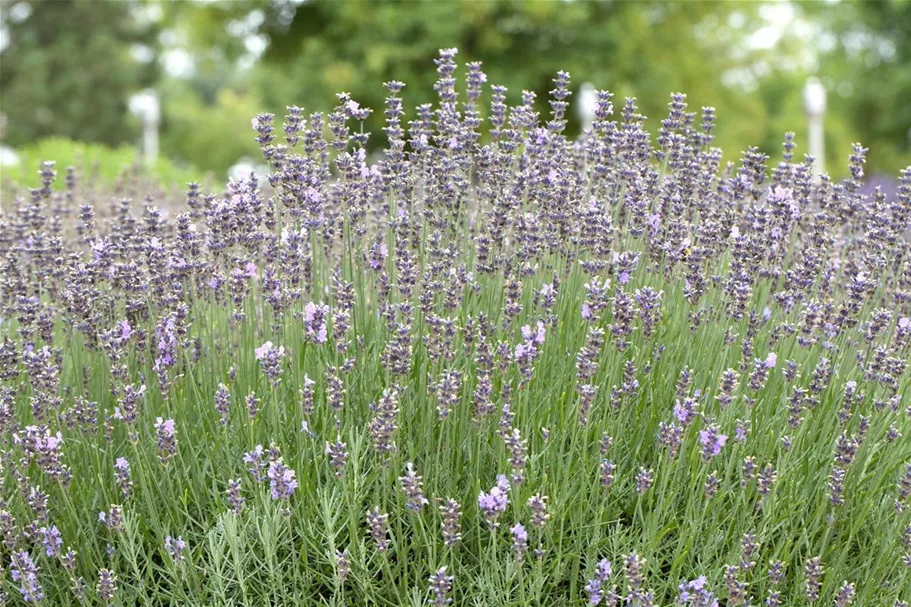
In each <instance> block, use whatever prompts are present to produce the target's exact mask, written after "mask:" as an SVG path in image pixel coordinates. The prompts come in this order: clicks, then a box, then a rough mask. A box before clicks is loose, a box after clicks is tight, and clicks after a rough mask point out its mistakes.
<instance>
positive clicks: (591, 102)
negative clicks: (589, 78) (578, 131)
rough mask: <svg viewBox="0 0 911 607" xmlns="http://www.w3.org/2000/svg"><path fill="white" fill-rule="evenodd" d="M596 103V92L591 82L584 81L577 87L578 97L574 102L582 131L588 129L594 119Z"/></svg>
mask: <svg viewBox="0 0 911 607" xmlns="http://www.w3.org/2000/svg"><path fill="white" fill-rule="evenodd" d="M597 105H598V94H597V93H596V92H595V87H594V85H593V84H592V83H590V82H586V83H585V84H583V85H582V86H581V87H580V88H579V97H578V101H577V102H576V111H578V112H579V119H580V120H581V121H582V131H583V132H585V131H590V130H591V128H592V123H593V122H594V121H595V107H597Z"/></svg>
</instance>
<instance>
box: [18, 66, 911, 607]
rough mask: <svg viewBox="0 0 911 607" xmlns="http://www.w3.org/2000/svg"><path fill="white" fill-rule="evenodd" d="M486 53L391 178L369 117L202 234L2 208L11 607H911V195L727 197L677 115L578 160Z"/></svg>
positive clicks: (265, 132)
mask: <svg viewBox="0 0 911 607" xmlns="http://www.w3.org/2000/svg"><path fill="white" fill-rule="evenodd" d="M455 55H456V52H455V50H444V51H442V52H441V54H440V58H439V59H438V60H437V71H438V75H439V78H438V80H437V83H436V88H435V90H436V91H437V92H438V94H439V104H438V105H437V106H436V107H431V106H421V107H419V108H417V111H416V114H415V115H414V117H413V119H412V120H410V121H408V122H406V121H405V111H404V108H403V104H402V100H401V96H400V93H401V92H402V90H403V87H404V85H403V84H402V83H399V82H389V83H386V85H385V87H386V89H387V90H388V93H389V97H388V99H387V102H386V107H385V109H384V112H385V118H386V128H385V130H384V132H385V136H386V139H387V140H388V145H387V146H386V148H385V150H383V152H382V155H381V156H380V157H378V158H376V159H375V160H370V159H369V157H368V155H367V152H366V144H367V142H368V139H369V137H370V133H367V132H363V131H362V130H361V128H360V127H359V125H358V122H360V121H363V120H364V119H365V118H366V117H367V116H368V115H369V114H370V111H371V110H370V109H368V108H363V107H361V106H360V105H359V104H358V103H357V102H356V100H354V99H351V98H350V96H348V95H346V94H340V95H339V96H338V105H337V106H336V108H335V109H334V111H332V112H331V113H330V114H328V115H323V114H321V113H312V114H309V115H308V114H306V113H305V112H304V111H303V110H301V109H300V108H296V107H292V108H289V109H288V115H287V116H286V118H285V120H284V124H283V125H281V126H276V123H275V119H274V117H273V116H271V115H268V114H261V115H259V116H257V117H256V118H255V119H254V120H253V127H254V129H255V132H256V140H257V142H258V143H259V145H260V146H261V148H262V151H263V155H264V156H265V158H266V160H267V161H268V162H269V164H270V167H271V174H270V176H269V178H268V183H265V182H261V181H260V180H259V179H257V177H255V176H253V175H251V176H250V177H249V178H246V179H242V180H240V181H233V182H229V183H228V184H227V186H226V188H225V190H224V191H223V192H220V193H204V192H203V191H202V190H201V188H200V187H199V186H196V185H194V184H191V186H190V189H189V192H188V195H187V200H186V206H185V208H184V209H183V210H180V211H179V212H178V213H177V214H176V215H175V216H174V217H173V218H171V217H168V216H166V214H165V213H164V212H162V211H161V210H160V209H159V208H157V207H156V206H155V200H154V199H148V198H146V197H145V196H144V195H143V193H141V192H133V196H132V198H133V200H130V199H128V198H124V197H123V196H122V195H118V196H117V197H114V198H111V197H110V194H109V193H107V194H106V193H105V191H104V190H98V189H92V188H90V187H87V186H84V185H83V184H81V183H80V182H79V180H78V176H77V175H75V174H70V175H69V176H68V178H67V181H66V188H65V189H64V190H63V191H58V190H56V189H55V180H56V172H55V169H54V165H53V164H52V163H46V164H44V165H43V167H42V169H41V172H40V175H39V176H40V179H41V186H40V187H39V188H38V189H36V190H34V191H33V192H32V193H31V196H30V197H29V198H27V199H24V198H17V199H14V200H8V199H5V200H4V202H5V203H6V204H5V205H4V215H3V221H2V227H0V249H2V251H0V252H2V273H0V276H2V278H0V280H2V283H0V286H2V289H0V316H2V320H0V428H2V433H0V463H2V470H3V475H2V485H0V490H2V492H0V581H2V582H3V583H2V585H0V593H2V596H3V598H4V600H6V601H8V602H10V603H12V604H21V603H22V602H26V603H40V604H45V605H72V604H86V605H88V604H119V605H135V604H141V605H172V604H181V605H191V604H192V605H202V604H211V605H277V604H283V605H292V604H301V605H303V604H327V605H341V604H352V605H404V604H410V605H416V604H421V603H423V604H431V605H449V604H455V605H507V604H513V605H554V604H559V605H585V604H589V605H605V604H607V605H628V606H635V607H645V606H650V605H672V604H674V605H719V604H723V605H731V606H733V605H749V604H752V605H758V604H765V605H767V606H768V607H776V606H778V605H816V604H818V605H831V604H833V603H834V604H837V605H839V606H842V607H844V606H847V605H851V604H855V605H905V604H906V602H907V601H908V600H911V511H909V506H911V442H909V441H908V440H907V438H906V437H907V436H908V435H909V432H911V402H909V398H911V391H909V386H911V381H909V372H908V369H907V367H908V359H909V353H911V320H909V318H911V238H909V226H911V168H909V169H908V170H906V171H905V172H904V173H903V175H902V182H901V188H900V193H899V195H898V197H896V198H886V197H885V196H883V195H879V194H873V195H872V196H867V195H863V194H861V184H862V179H863V164H864V151H865V150H864V149H863V148H862V147H861V146H859V145H858V146H855V148H854V150H853V153H852V154H851V157H850V160H849V162H850V177H849V178H847V179H846V180H844V181H841V182H837V183H836V182H833V181H832V180H830V179H828V178H827V177H826V176H822V177H821V178H818V179H814V177H813V174H812V171H811V168H812V159H811V158H805V159H804V160H797V159H795V157H794V153H793V152H794V148H795V143H794V139H793V136H792V135H791V134H789V135H787V136H786V138H785V143H784V151H785V153H784V159H783V161H782V162H781V163H779V164H778V166H775V167H772V168H771V170H769V167H768V166H767V158H766V156H765V155H763V154H762V153H760V152H759V151H757V150H755V149H750V150H748V151H747V152H745V153H744V154H743V156H742V158H741V160H740V161H739V162H738V163H730V164H726V165H723V164H722V160H721V159H722V156H721V152H720V150H717V149H715V148H713V147H711V143H712V128H713V123H714V120H715V116H714V112H713V110H712V109H711V108H703V109H702V112H701V115H696V114H694V113H690V112H688V111H687V106H686V101H685V97H684V96H683V95H674V96H673V98H672V101H671V103H670V112H669V114H668V116H667V118H666V119H664V120H663V121H662V122H661V126H660V128H659V129H658V134H657V138H656V139H655V140H654V142H653V141H652V137H651V136H650V134H649V132H648V131H647V130H646V129H645V119H644V117H643V116H641V115H640V114H639V113H638V112H637V110H636V105H635V100H633V99H628V100H626V102H625V103H624V104H623V108H622V109H621V110H620V111H619V115H615V113H614V107H613V103H612V101H613V100H612V96H611V94H610V93H608V92H606V91H601V92H598V94H597V107H596V110H595V117H596V119H595V121H594V124H593V126H592V128H591V130H590V131H589V132H586V133H585V134H583V136H582V137H581V138H580V139H578V140H575V141H571V140H568V139H567V138H566V137H564V135H563V134H562V133H563V130H564V126H565V112H566V110H567V107H568V104H569V101H568V99H569V97H570V88H569V75H568V74H565V73H560V74H558V75H557V78H556V80H555V87H554V90H553V91H552V95H551V100H550V106H551V112H550V115H549V116H547V117H545V118H542V117H541V116H539V115H538V113H537V112H536V111H535V110H534V103H533V102H534V95H533V94H531V93H527V92H525V93H522V94H521V102H520V103H519V104H518V105H514V106H509V105H508V104H507V91H506V90H505V89H504V88H503V87H498V86H492V87H489V89H488V87H487V85H486V76H485V75H484V73H483V72H482V70H481V66H480V64H476V63H472V64H469V65H468V69H467V76H466V80H465V84H464V95H461V96H460V95H459V93H457V88H462V87H461V85H459V86H458V87H457V78H456V64H455V60H454V57H455ZM488 90H489V93H490V102H489V106H488V104H487V102H486V100H485V101H484V103H482V97H484V96H485V95H486V94H487V92H488ZM482 127H483V128H484V129H485V131H484V132H485V133H487V134H488V135H489V136H488V135H484V136H482ZM487 127H489V129H488V128H487ZM902 601H905V602H902Z"/></svg>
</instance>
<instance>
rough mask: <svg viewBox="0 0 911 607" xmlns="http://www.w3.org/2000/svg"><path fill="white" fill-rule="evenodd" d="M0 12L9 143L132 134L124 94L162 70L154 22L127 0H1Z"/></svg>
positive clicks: (2, 101)
mask: <svg viewBox="0 0 911 607" xmlns="http://www.w3.org/2000/svg"><path fill="white" fill-rule="evenodd" d="M0 19H2V23H3V30H4V32H3V41H4V42H3V50H2V54H0V62H2V63H0V111H2V112H3V113H4V114H5V115H6V117H7V121H8V122H7V128H6V131H5V133H4V140H5V142H6V143H7V144H10V145H14V146H17V145H23V144H27V143H31V142H34V141H35V140H36V139H40V138H42V137H48V136H52V135H58V136H62V137H68V138H71V139H77V140H84V141H92V142H100V143H106V144H108V145H117V144H120V143H123V142H133V140H134V139H135V137H136V134H137V131H136V128H135V127H136V125H135V124H132V123H131V122H130V120H129V116H128V112H127V102H128V100H129V96H130V94H131V93H133V92H135V91H136V90H138V89H140V88H143V87H146V86H150V85H151V84H153V83H154V82H155V81H156V80H157V77H158V75H159V72H158V69H157V64H156V62H155V61H154V59H155V50H154V45H155V44H156V42H155V41H156V31H155V30H156V24H155V23H154V22H151V21H144V20H143V19H141V18H140V16H139V15H138V13H137V12H136V11H135V8H134V7H133V6H131V5H130V4H129V3H123V2H106V1H103V0H102V1H98V2H95V1H85V0H40V1H29V2H10V1H9V0H3V1H2V2H0Z"/></svg>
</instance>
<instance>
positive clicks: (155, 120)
mask: <svg viewBox="0 0 911 607" xmlns="http://www.w3.org/2000/svg"><path fill="white" fill-rule="evenodd" d="M130 111H131V112H133V113H134V114H136V115H137V116H139V119H140V120H142V159H143V161H144V162H145V164H146V166H147V167H149V168H151V167H153V166H154V165H155V161H156V160H157V159H158V125H159V124H160V122H161V106H160V104H159V103H158V95H156V94H155V91H153V90H152V89H146V90H144V91H142V92H139V93H136V94H135V95H133V96H132V97H131V98H130Z"/></svg>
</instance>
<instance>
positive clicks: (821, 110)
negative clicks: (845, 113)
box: [803, 78, 826, 176]
mask: <svg viewBox="0 0 911 607" xmlns="http://www.w3.org/2000/svg"><path fill="white" fill-rule="evenodd" d="M803 108H804V111H805V112H806V113H807V138H808V140H809V141H808V149H809V153H810V155H811V156H813V157H814V158H816V162H814V163H813V167H812V171H813V175H814V176H819V175H822V174H823V173H824V172H825V171H826V158H825V156H826V142H825V130H824V128H823V117H824V116H825V114H826V89H825V87H824V86H823V85H822V83H821V82H820V81H819V79H818V78H808V79H807V84H806V86H804V88H803Z"/></svg>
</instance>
